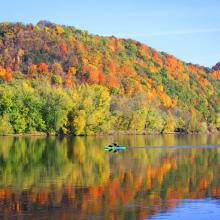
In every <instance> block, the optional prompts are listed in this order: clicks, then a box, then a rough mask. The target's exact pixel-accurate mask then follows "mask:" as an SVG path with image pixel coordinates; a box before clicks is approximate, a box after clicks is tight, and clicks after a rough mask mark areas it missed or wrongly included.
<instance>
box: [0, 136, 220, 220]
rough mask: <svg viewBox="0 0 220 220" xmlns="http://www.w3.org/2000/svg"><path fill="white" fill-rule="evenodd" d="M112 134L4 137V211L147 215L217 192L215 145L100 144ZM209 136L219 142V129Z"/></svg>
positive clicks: (0, 191)
mask: <svg viewBox="0 0 220 220" xmlns="http://www.w3.org/2000/svg"><path fill="white" fill-rule="evenodd" d="M168 137H169V138H168ZM117 138H118V141H120V143H123V144H124V145H138V146H144V145H153V144H154V145H175V144H179V145H185V144H187V143H189V141H190V140H189V139H188V137H186V138H185V140H184V138H182V137H180V136H178V137H175V136H166V137H161V136H158V137H157V138H155V137H154V138H153V136H151V137H148V138H143V137H141V136H136V137H134V136H133V137H126V136H123V137H117ZM210 138H211V137H208V138H203V139H201V140H200V141H199V140H198V137H197V138H196V137H193V136H192V137H191V139H192V142H193V144H209V143H210V142H209V141H210ZM108 142H109V139H108V138H95V137H87V138H80V137H77V138H73V139H71V138H69V139H63V140H57V139H55V138H50V139H49V138H48V139H47V138H14V139H13V138H3V139H0V146H1V147H0V213H5V214H4V216H5V219H7V216H8V215H9V214H11V213H12V212H24V210H28V212H29V213H30V215H34V216H32V217H33V218H32V219H34V218H35V219H37V217H36V216H37V213H36V212H35V210H37V209H39V208H41V209H42V210H44V211H45V212H46V210H47V208H48V207H49V209H52V210H53V215H54V216H55V214H56V216H59V218H60V219H61V218H63V219H68V218H71V219H86V218H87V217H88V216H92V215H94V216H97V215H102V216H103V218H113V219H114V218H117V219H129V216H130V218H131V219H134V218H138V219H143V218H146V217H147V216H151V215H154V214H156V213H158V212H159V211H161V210H167V209H169V208H174V207H175V206H176V205H177V203H178V200H176V199H183V198H204V197H207V196H208V197H209V196H210V197H219V196H220V175H219V172H218V169H219V165H220V150H219V149H217V148H214V149H162V148H157V149H138V150H135V149H130V150H127V151H124V152H120V153H117V154H109V153H108V152H105V151H103V150H102V148H101V146H103V145H105V144H106V143H108ZM211 142H212V143H217V142H218V137H216V139H213V137H212V140H211ZM74 186H75V187H74ZM129 204H133V205H131V207H130V206H129V207H130V208H125V205H129ZM60 206H61V207H65V208H64V209H61V210H59V209H57V207H60ZM143 207H147V208H143ZM58 210H59V212H58ZM46 213H47V212H46ZM62 213H63V214H62ZM73 213H75V215H73ZM47 215H48V213H47ZM51 215H52V214H51ZM62 216H64V217H62ZM57 218H58V217H57Z"/></svg>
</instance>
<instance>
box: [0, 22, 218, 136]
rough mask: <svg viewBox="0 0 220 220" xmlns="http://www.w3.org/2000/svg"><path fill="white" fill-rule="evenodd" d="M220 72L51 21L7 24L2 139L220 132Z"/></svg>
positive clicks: (1, 33) (1, 67)
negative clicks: (38, 135)
mask: <svg viewBox="0 0 220 220" xmlns="http://www.w3.org/2000/svg"><path fill="white" fill-rule="evenodd" d="M186 46H187V45H186ZM218 67H219V65H218V64H217V65H216V66H215V67H213V68H212V69H209V68H206V67H203V66H198V65H193V64H189V63H185V62H183V61H181V60H179V59H177V58H176V57H174V56H172V55H169V54H166V53H163V52H158V51H156V50H155V49H153V48H150V47H148V46H147V45H144V44H141V43H140V42H137V41H135V40H131V39H118V38H116V37H113V36H112V37H101V36H98V35H91V34H88V32H86V31H82V30H78V29H76V28H74V27H67V26H60V25H57V24H53V23H50V22H47V21H41V22H39V23H38V24H37V25H35V26H34V25H32V24H28V25H24V24H22V23H1V24H0V133H1V134H6V133H33V132H45V133H50V134H52V133H56V134H57V133H62V134H75V135H88V134H97V133H99V134H100V133H111V132H128V133H143V132H145V133H155V132H157V133H161V132H164V133H167V132H174V131H177V132H180V131H181V132H204V131H210V132H214V131H217V129H219V128H220V68H218Z"/></svg>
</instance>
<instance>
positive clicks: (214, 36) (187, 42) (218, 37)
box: [0, 0, 220, 66]
mask: <svg viewBox="0 0 220 220" xmlns="http://www.w3.org/2000/svg"><path fill="white" fill-rule="evenodd" d="M39 20H49V21H52V22H55V23H58V24H65V25H71V26H75V27H76V28H79V29H85V30H88V31H89V32H90V33H95V34H100V35H115V36H118V37H123V38H133V39H136V40H138V41H141V42H143V43H146V44H147V45H149V46H151V47H154V48H156V49H157V50H159V51H165V52H168V53H171V54H173V55H175V56H177V57H178V58H180V59H182V60H184V61H187V62H192V63H197V64H201V65H205V66H212V65H214V64H215V63H217V62H218V61H220V1H219V0H78V1H75V0H60V1H58V0H4V1H3V0H2V1H1V15H0V21H1V22H3V21H10V22H16V21H20V22H24V23H33V24H36V23H37V22H38V21H39Z"/></svg>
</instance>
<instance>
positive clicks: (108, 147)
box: [104, 146, 127, 151]
mask: <svg viewBox="0 0 220 220" xmlns="http://www.w3.org/2000/svg"><path fill="white" fill-rule="evenodd" d="M126 149H127V147H125V146H104V150H108V151H112V150H113V151H114V150H126Z"/></svg>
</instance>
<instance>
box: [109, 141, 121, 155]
mask: <svg viewBox="0 0 220 220" xmlns="http://www.w3.org/2000/svg"><path fill="white" fill-rule="evenodd" d="M108 146H109V147H111V149H109V151H113V152H114V153H116V152H118V149H117V147H119V145H118V144H116V143H112V144H110V145H108Z"/></svg>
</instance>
